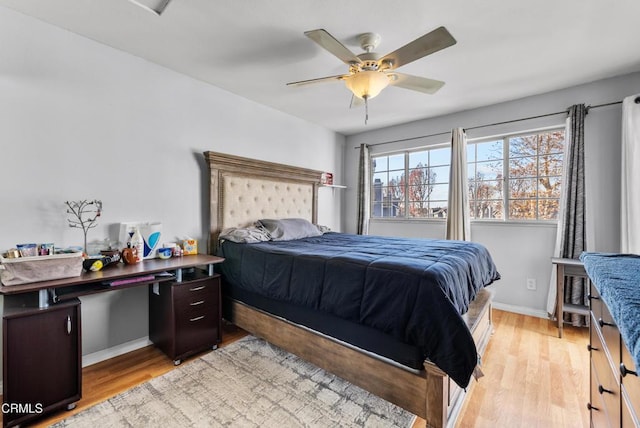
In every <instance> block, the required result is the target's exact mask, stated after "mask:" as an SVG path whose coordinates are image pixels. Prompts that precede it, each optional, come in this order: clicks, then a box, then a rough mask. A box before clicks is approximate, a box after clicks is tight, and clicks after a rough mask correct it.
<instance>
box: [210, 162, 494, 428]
mask: <svg viewBox="0 0 640 428" xmlns="http://www.w3.org/2000/svg"><path fill="white" fill-rule="evenodd" d="M204 155H205V158H206V160H207V163H208V165H209V170H210V173H211V180H210V197H211V199H210V207H211V238H210V251H211V252H213V251H215V249H216V246H217V242H218V236H219V234H220V232H221V231H222V230H223V229H225V228H228V227H245V226H247V225H250V224H252V223H253V222H255V221H256V220H258V219H259V218H286V217H301V218H306V219H308V220H310V221H312V222H313V223H317V200H318V198H317V192H318V188H319V186H320V176H321V172H320V171H315V170H310V169H305V168H299V167H292V166H288V165H283V164H277V163H272V162H265V161H259V160H254V159H248V158H242V157H238V156H231V155H226V154H221V153H214V152H205V153H204ZM491 297H492V293H491V292H490V291H488V290H487V289H483V290H481V291H480V293H479V294H478V296H477V298H476V299H475V300H474V301H473V302H472V303H471V305H470V307H469V311H468V312H467V313H466V314H465V315H464V318H465V321H466V322H467V325H468V326H469V329H470V330H471V333H472V335H473V338H474V340H475V342H476V347H477V349H478V352H479V353H480V355H482V354H483V352H484V349H485V347H486V345H487V343H488V341H489V338H490V336H491V332H492V322H491ZM230 304H231V313H232V316H231V319H230V320H228V321H230V322H232V323H233V324H235V325H237V326H238V327H240V328H242V329H244V330H246V331H248V332H250V333H251V334H253V335H255V336H257V337H261V338H263V339H265V340H267V341H268V342H270V343H272V344H274V345H276V346H278V347H280V348H282V349H285V350H287V351H289V352H291V353H293V354H296V355H298V356H299V357H301V358H303V359H305V360H307V361H309V362H311V363H313V364H315V365H317V366H318V367H321V368H323V369H325V370H327V371H329V372H331V373H333V374H335V375H337V376H339V377H341V378H343V379H345V380H347V381H349V382H351V383H353V384H354V385H357V386H359V387H361V388H363V389H365V390H367V391H369V392H371V393H373V394H375V395H377V396H379V397H381V398H383V399H385V400H387V401H389V402H391V403H394V404H396V405H397V406H399V407H402V408H404V409H406V410H408V411H409V412H411V413H413V414H415V415H417V416H419V417H421V418H423V419H425V420H426V425H427V427H437V428H442V427H448V426H453V425H454V423H455V419H456V417H457V416H458V413H459V412H460V409H461V407H462V404H463V401H464V396H465V394H466V393H465V391H464V390H462V389H461V388H460V387H458V386H457V385H456V384H455V383H454V382H453V381H451V380H450V379H449V377H448V376H447V375H446V374H445V373H444V372H443V371H442V370H440V369H439V368H438V367H437V366H436V365H434V364H433V363H431V362H429V361H425V363H424V370H419V371H418V370H413V369H410V368H407V367H404V366H401V365H400V364H397V363H395V362H393V361H390V360H388V359H386V358H383V357H380V356H377V355H375V354H372V353H370V352H367V351H363V350H361V349H358V348H355V347H353V346H351V345H349V344H347V343H344V342H341V341H338V340H336V339H334V338H331V337H328V336H326V335H324V334H322V333H319V332H316V331H313V330H311V329H309V328H306V327H304V326H301V325H298V324H295V323H291V322H289V321H287V320H285V319H283V318H280V317H276V316H273V315H271V314H268V313H266V312H263V311H261V310H258V309H255V308H253V307H250V306H248V305H245V304H244V303H241V302H238V301H231V302H230Z"/></svg>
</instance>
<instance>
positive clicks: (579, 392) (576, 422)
mask: <svg viewBox="0 0 640 428" xmlns="http://www.w3.org/2000/svg"><path fill="white" fill-rule="evenodd" d="M493 319H494V327H495V333H494V335H493V337H492V339H491V341H490V342H489V346H488V348H487V351H486V354H485V358H484V363H483V367H482V368H483V371H484V374H485V376H484V377H483V378H481V379H480V381H479V382H472V387H471V389H470V396H469V397H468V400H467V402H466V404H465V406H464V407H463V409H462V413H461V415H460V418H459V420H458V423H457V425H456V426H457V427H459V428H471V427H473V428H483V427H491V428H494V427H498V428H501V427H527V428H534V427H544V428H547V427H562V428H570V427H588V426H589V419H588V418H589V415H588V412H587V406H586V404H587V401H588V395H589V390H588V388H589V353H588V351H587V348H586V345H587V343H588V340H589V339H588V330H587V329H577V328H573V327H566V328H565V335H564V338H563V339H559V338H558V336H557V329H556V328H554V326H553V324H552V323H551V322H549V321H548V320H544V319H540V318H534V317H529V316H525V315H519V314H514V313H510V312H503V311H498V310H494V316H493ZM244 335H245V333H244V332H243V331H242V330H239V329H237V328H235V327H234V326H229V325H227V326H225V331H224V335H223V337H224V341H223V343H222V345H221V346H225V345H228V344H229V343H232V342H233V341H235V340H237V339H238V338H240V337H242V336H244ZM173 368H174V365H173V362H172V361H171V360H170V359H169V358H167V357H166V356H165V355H164V354H162V353H161V352H160V351H159V350H157V349H155V348H154V347H147V348H143V349H140V350H137V351H134V352H131V353H129V354H126V355H123V356H120V357H117V358H113V359H111V360H108V361H104V362H102V363H98V364H95V365H92V366H90V367H87V368H85V369H84V370H83V385H82V391H83V394H82V395H83V398H82V400H80V402H79V403H78V406H77V408H76V409H74V410H73V411H61V412H58V413H56V414H54V415H53V416H50V417H48V418H46V419H43V420H41V421H40V422H39V423H38V424H35V426H39V427H44V426H48V425H49V424H51V423H54V422H56V421H58V420H61V419H64V418H65V417H68V416H69V415H71V414H73V413H76V412H79V411H81V410H82V409H85V408H87V407H90V406H92V405H94V404H96V403H98V402H100V401H103V400H105V399H107V398H109V397H111V396H113V395H116V394H118V393H119V392H122V391H125V390H127V389H129V388H131V387H133V386H135V385H137V384H139V383H142V382H145V381H147V380H149V379H151V378H153V377H156V376H160V375H162V374H164V373H166V372H168V371H170V370H172V369H173ZM424 425H425V424H424V420H418V421H416V423H415V424H414V427H416V428H417V427H424Z"/></svg>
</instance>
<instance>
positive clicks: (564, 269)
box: [551, 257, 589, 338]
mask: <svg viewBox="0 0 640 428" xmlns="http://www.w3.org/2000/svg"><path fill="white" fill-rule="evenodd" d="M551 263H553V264H554V265H555V266H556V288H557V292H556V313H555V315H556V320H557V321H558V337H559V338H562V327H563V325H562V324H563V322H564V320H563V318H564V316H563V314H564V313H565V312H568V313H572V314H580V315H584V316H586V317H588V316H589V308H588V307H587V306H581V305H574V304H571V303H564V279H565V277H573V278H584V279H585V280H586V281H587V287H588V286H589V276H588V275H587V272H586V271H585V270H584V265H583V264H582V262H581V261H580V260H576V259H563V258H559V257H554V258H552V259H551Z"/></svg>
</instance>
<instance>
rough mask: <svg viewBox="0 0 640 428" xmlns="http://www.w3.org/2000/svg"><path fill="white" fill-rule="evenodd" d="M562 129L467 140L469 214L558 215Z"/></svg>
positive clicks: (548, 217) (520, 217)
mask: <svg viewBox="0 0 640 428" xmlns="http://www.w3.org/2000/svg"><path fill="white" fill-rule="evenodd" d="M563 150H564V130H552V131H543V132H538V133H529V134H521V135H510V136H505V137H503V138H500V139H492V140H489V141H486V140H485V141H477V142H472V143H469V144H468V147H467V162H468V175H469V205H470V209H471V218H474V219H502V220H507V219H508V220H556V219H557V218H558V207H559V201H560V185H561V178H562V158H563Z"/></svg>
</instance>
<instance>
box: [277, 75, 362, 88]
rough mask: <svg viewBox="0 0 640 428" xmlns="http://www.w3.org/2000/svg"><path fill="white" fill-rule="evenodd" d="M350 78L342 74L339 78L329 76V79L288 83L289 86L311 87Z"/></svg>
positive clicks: (320, 78) (322, 78)
mask: <svg viewBox="0 0 640 428" xmlns="http://www.w3.org/2000/svg"><path fill="white" fill-rule="evenodd" d="M346 77H349V75H348V74H340V75H338V76H327V77H319V78H317V79H309V80H300V81H297V82H289V83H287V86H302V85H309V84H312V83H322V82H329V81H333V80H343V79H344V78H346Z"/></svg>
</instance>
